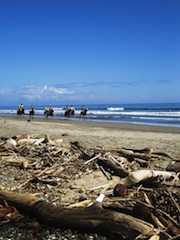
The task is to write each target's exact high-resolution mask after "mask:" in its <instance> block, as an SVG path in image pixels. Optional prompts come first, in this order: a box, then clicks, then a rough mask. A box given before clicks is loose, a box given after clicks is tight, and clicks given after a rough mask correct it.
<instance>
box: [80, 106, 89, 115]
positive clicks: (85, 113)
mask: <svg viewBox="0 0 180 240" xmlns="http://www.w3.org/2000/svg"><path fill="white" fill-rule="evenodd" d="M87 112H88V108H85V109H82V110H81V112H80V117H85V116H86V115H87Z"/></svg>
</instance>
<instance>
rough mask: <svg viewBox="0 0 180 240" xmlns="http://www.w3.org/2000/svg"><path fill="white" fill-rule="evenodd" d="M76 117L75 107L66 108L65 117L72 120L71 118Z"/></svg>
mask: <svg viewBox="0 0 180 240" xmlns="http://www.w3.org/2000/svg"><path fill="white" fill-rule="evenodd" d="M74 115H75V108H74V107H73V106H71V107H69V106H68V105H67V106H66V110H65V113H64V116H65V117H66V118H71V117H74Z"/></svg>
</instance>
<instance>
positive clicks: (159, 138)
mask: <svg viewBox="0 0 180 240" xmlns="http://www.w3.org/2000/svg"><path fill="white" fill-rule="evenodd" d="M22 134H23V135H26V134H27V135H31V136H34V138H36V136H37V137H38V138H41V137H42V138H43V139H45V138H44V137H45V136H46V135H48V136H49V137H48V139H51V140H54V141H55V140H57V139H60V140H62V143H63V144H64V149H66V148H65V146H68V145H69V146H70V145H71V144H69V143H70V142H71V143H75V142H78V143H80V146H83V149H85V151H86V152H87V153H89V154H90V155H91V154H92V150H93V149H96V150H97V149H100V151H102V150H104V151H105V152H106V153H108V152H109V151H111V150H112V149H124V148H125V149H132V150H140V149H144V148H151V149H152V150H153V152H154V153H156V152H157V153H160V154H161V158H162V159H161V158H159V157H158V155H157V156H156V158H155V159H156V160H155V162H154V163H153V161H154V160H153V161H152V162H151V163H152V166H151V167H152V168H153V166H154V167H157V168H158V167H160V168H166V166H167V165H168V164H169V163H170V162H171V160H172V159H174V160H179V159H180V157H179V156H180V147H179V146H180V128H171V127H158V126H149V125H139V124H122V123H105V122H103V123H102V122H90V121H87V120H81V121H80V120H79V121H76V120H59V119H53V118H48V119H45V118H35V119H32V120H31V121H29V119H28V118H27V117H23V118H18V117H0V137H1V141H2V143H3V139H6V138H11V137H14V136H17V135H22ZM66 143H67V144H66ZM22 146H23V145H22ZM29 147H30V146H29ZM29 147H28V146H27V148H26V151H28V149H31V147H30V148H29ZM32 147H33V146H32ZM18 148H19V147H18ZM2 149H3V148H2ZM22 149H23V148H22ZM38 149H39V148H38V146H37V148H36V152H37V156H36V152H34V150H33V151H31V150H30V152H29V155H28V153H27V159H26V158H25V155H24V153H23V152H22V155H21V156H19V153H20V152H19V153H16V154H17V155H16V154H15V153H14V155H12V152H11V151H9V152H8V153H5V152H2V159H1V160H2V165H1V168H0V189H2V190H3V189H5V190H10V191H11V190H13V191H14V190H15V191H18V192H28V193H34V194H36V195H37V196H38V197H39V198H41V199H43V200H45V201H48V202H54V203H56V204H61V205H62V206H67V205H70V204H74V203H77V202H79V199H81V198H82V197H86V199H87V200H89V199H90V198H92V199H95V198H96V197H97V196H98V195H99V194H100V193H101V191H102V189H101V188H97V186H99V185H100V186H106V185H108V186H109V184H110V182H109V180H108V179H107V178H106V177H105V176H104V174H103V173H102V172H101V171H100V169H99V168H97V167H95V168H94V166H93V163H92V166H91V167H90V166H89V165H87V164H85V165H84V166H83V167H82V160H80V159H79V157H78V156H80V155H79V153H75V152H74V154H77V155H72V156H71V155H70V156H71V157H72V159H75V160H72V162H70V164H69V165H68V163H69V162H68V161H67V160H65V159H64V157H63V163H62V166H64V167H62V166H61V164H60V166H59V167H57V168H52V169H54V170H53V171H54V172H52V174H51V171H50V175H49V176H48V175H46V178H47V179H49V177H52V176H54V177H55V176H56V175H57V177H58V178H57V179H59V180H56V181H55V185H52V184H51V183H50V184H46V182H44V183H43V182H42V183H41V181H43V179H44V178H42V179H41V178H39V180H38V181H39V182H33V180H32V179H34V174H36V175H37V174H41V173H43V172H44V169H45V170H46V169H47V166H46V165H45V166H44V165H43V164H45V163H46V157H47V156H49V153H46V154H44V155H43V156H42V158H41V159H42V160H41V161H40V159H39V158H40V152H39V150H38ZM40 149H41V148H40ZM42 149H43V147H42ZM60 149H61V148H60ZM40 151H41V150H40ZM83 151H84V150H83ZM42 152H43V151H42ZM57 152H58V151H57ZM97 152H98V151H97ZM97 152H96V154H98V153H97ZM71 153H73V150H72V152H69V154H71ZM164 153H167V154H168V158H167V159H166V160H164V159H163V154H164ZM31 154H33V155H32V156H34V157H31ZM34 154H35V155H34ZM47 154H48V155H47ZM13 156H14V157H15V158H13ZM92 156H94V155H92ZM169 156H170V159H169ZM171 157H172V158H171ZM69 158H70V157H69ZM8 159H9V163H8ZM54 159H55V156H54V158H53V157H50V158H49V157H48V163H49V161H50V162H51V161H52V162H51V163H49V164H50V166H49V165H48V168H49V170H50V169H51V167H53V164H55V165H56V164H57V163H59V162H57V163H56V161H57V160H54ZM58 159H59V161H61V160H60V159H61V157H60V156H59V157H58ZM83 160H84V159H83ZM6 161H7V162H6ZM20 161H22V162H23V164H25V165H23V166H26V163H27V164H29V167H28V168H27V167H23V168H22V167H21V162H20ZM66 161H67V162H66ZM83 163H84V162H83ZM41 164H42V166H41ZM64 164H65V165H64ZM2 166H4V167H2ZM66 169H67V170H66ZM70 169H71V170H70ZM58 171H60V172H59V173H58ZM70 171H72V172H71V175H69V174H70ZM47 172H48V171H47ZM53 174H56V175H53ZM79 174H80V175H79ZM37 176H38V175H37ZM55 179H56V177H55ZM61 179H62V180H61ZM90 179H91V180H90ZM50 180H51V179H50ZM112 182H113V186H114V184H116V183H118V182H119V177H113V180H112ZM72 186H77V187H78V186H80V187H81V188H82V187H83V188H82V189H81V188H76V187H72ZM84 186H85V187H84ZM96 188H97V191H96V190H95V191H92V190H91V189H96ZM112 188H113V187H112ZM131 191H132V192H133V191H134V190H133V189H131ZM23 224H24V223H23V220H22V222H21V221H17V223H16V222H15V223H14V224H11V227H9V225H7V224H5V223H3V222H2V226H3V229H2V230H1V235H2V236H3V239H9V238H8V237H9V234H10V233H11V232H13V234H14V235H13V239H15V238H17V236H19V234H21V235H23V236H26V237H27V239H36V238H35V236H34V235H33V234H32V231H28V230H27V227H28V226H30V227H29V229H31V228H32V229H33V228H34V224H36V225H37V226H38V234H39V236H41V238H39V239H52V238H51V235H53V236H55V237H56V238H53V239H65V238H61V237H64V236H66V239H72V237H71V236H74V238H73V239H103V240H104V239H105V240H106V239H108V240H112V239H113V240H114V239H115V238H114V236H109V237H104V236H99V235H92V234H91V235H87V234H86V233H83V235H81V237H82V236H83V238H80V235H78V234H77V233H74V232H71V231H70V230H68V231H62V230H61V229H56V230H55V229H54V228H52V227H49V226H48V227H47V226H41V227H40V225H39V223H37V221H35V220H34V219H31V218H28V219H27V220H26V223H25V224H24V225H23ZM1 235H0V236H1ZM43 236H45V237H44V238H43ZM47 236H49V238H47ZM67 236H68V237H67ZM28 237H29V238H28Z"/></svg>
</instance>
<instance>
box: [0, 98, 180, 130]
mask: <svg viewBox="0 0 180 240" xmlns="http://www.w3.org/2000/svg"><path fill="white" fill-rule="evenodd" d="M34 107H35V115H34V117H40V118H41V117H44V106H38V105H37V106H36V105H35V106H34ZM65 107H66V106H62V105H54V106H53V109H54V118H58V119H64V118H65V117H64V112H65ZM73 107H74V108H75V117H74V118H73V119H72V120H74V121H75V120H78V121H80V120H85V121H98V122H122V123H132V124H148V125H157V126H171V127H180V103H146V104H145V103H143V104H120V103H119V104H87V105H85V107H87V108H88V113H87V116H86V117H85V118H80V117H79V116H80V111H81V107H82V105H73ZM29 108H30V106H26V105H25V117H28V115H29ZM16 112H17V106H0V116H16Z"/></svg>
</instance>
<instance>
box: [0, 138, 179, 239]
mask: <svg viewBox="0 0 180 240" xmlns="http://www.w3.org/2000/svg"><path fill="white" fill-rule="evenodd" d="M0 164H1V168H3V169H4V171H5V172H6V169H8V168H10V167H11V168H13V169H15V170H17V171H15V172H14V175H12V174H13V172H11V179H12V182H11V183H12V185H13V187H9V186H8V184H7V185H6V182H4V184H3V183H2V182H3V181H4V180H3V176H1V179H2V181H1V185H0V201H1V204H2V205H0V221H4V217H5V216H6V215H7V214H10V213H11V214H12V213H13V214H15V213H17V212H18V210H15V209H16V208H17V209H26V210H29V211H30V212H31V213H32V214H33V215H35V216H36V217H37V219H38V220H39V221H40V222H43V223H46V224H50V225H53V226H56V227H64V228H74V229H82V230H88V231H92V232H94V231H98V232H102V231H103V232H104V231H105V230H104V229H106V231H112V232H114V231H115V232H117V233H118V234H119V235H120V236H125V237H126V238H127V239H135V238H136V239H151V240H152V239H160V240H161V239H171V238H172V239H178V237H179V236H180V206H179V203H180V189H179V187H180V177H179V170H180V167H179V160H178V159H175V158H173V156H170V155H169V154H168V153H164V152H154V151H153V149H150V148H144V149H131V148H129V149H120V148H117V149H105V148H102V147H101V148H100V147H98V148H88V147H85V146H83V144H82V143H80V142H77V141H76V142H70V143H69V144H67V143H64V142H63V139H54V140H53V139H50V137H49V136H47V135H46V136H44V137H42V136H38V135H27V134H22V135H19V136H14V137H12V138H9V139H6V138H5V137H1V140H0ZM18 172H19V174H17V173H18ZM6 177H7V176H6ZM12 177H13V178H12ZM5 203H6V204H5ZM7 204H9V205H8V206H7ZM12 206H13V207H12ZM17 216H18V215H17ZM10 220H11V219H9V221H10Z"/></svg>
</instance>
